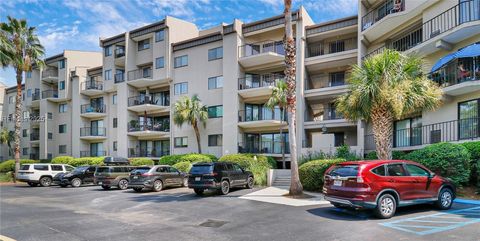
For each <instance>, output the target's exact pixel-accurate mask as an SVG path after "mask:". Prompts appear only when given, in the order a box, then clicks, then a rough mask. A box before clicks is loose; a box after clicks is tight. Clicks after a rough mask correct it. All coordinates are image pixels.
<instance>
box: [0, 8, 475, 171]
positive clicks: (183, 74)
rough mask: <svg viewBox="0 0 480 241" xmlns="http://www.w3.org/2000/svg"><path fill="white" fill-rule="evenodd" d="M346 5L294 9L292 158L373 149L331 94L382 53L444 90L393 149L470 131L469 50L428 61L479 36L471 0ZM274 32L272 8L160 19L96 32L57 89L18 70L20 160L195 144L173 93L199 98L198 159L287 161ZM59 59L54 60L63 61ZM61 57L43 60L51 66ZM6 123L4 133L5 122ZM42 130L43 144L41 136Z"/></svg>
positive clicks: (187, 149)
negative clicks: (245, 18)
mask: <svg viewBox="0 0 480 241" xmlns="http://www.w3.org/2000/svg"><path fill="white" fill-rule="evenodd" d="M358 4H359V12H358V16H352V17H347V18H343V19H336V20H333V21H329V22H323V23H314V22H313V21H312V19H311V18H310V16H309V14H308V12H307V11H306V10H305V9H304V8H303V7H301V8H300V9H299V10H297V11H295V12H293V13H292V19H293V30H294V38H295V40H296V49H297V56H296V63H297V73H296V80H297V116H296V123H297V130H296V139H297V147H298V148H299V151H298V153H299V155H302V154H306V153H309V152H313V151H322V152H326V153H334V152H335V150H336V147H338V146H341V145H348V146H350V148H351V150H352V151H355V152H356V153H357V154H358V155H363V154H364V152H368V151H371V150H374V149H375V148H374V145H373V136H372V135H371V126H370V125H369V124H368V123H364V122H362V121H357V122H352V121H348V120H346V119H344V118H343V116H342V115H341V113H338V112H337V111H336V110H335V98H336V97H338V96H339V95H341V94H343V93H345V92H346V91H348V85H347V82H346V79H348V75H349V70H350V66H351V65H352V64H361V61H362V59H363V58H365V57H366V56H369V55H371V54H375V53H379V52H381V51H382V50H383V49H385V48H393V49H397V50H399V51H405V52H412V53H413V52H414V53H416V54H419V55H421V56H422V57H424V58H425V60H426V66H424V68H425V72H427V73H430V76H431V78H432V79H433V80H435V81H437V82H438V83H439V84H440V85H441V86H442V87H443V89H444V92H445V96H444V98H443V102H444V104H443V105H442V107H441V108H440V109H439V110H437V111H434V112H428V113H427V112H426V113H418V114H417V115H415V116H412V117H411V118H408V119H405V120H401V121H397V122H395V133H394V141H395V143H394V146H395V148H396V149H398V150H413V149H416V148H418V147H422V146H424V145H427V144H431V143H434V142H438V141H464V140H473V139H476V138H478V137H479V130H480V126H479V125H480V121H479V113H480V111H479V106H480V103H479V99H480V80H479V79H480V71H478V72H477V71H476V67H478V66H480V61H479V56H478V55H476V56H470V57H458V58H454V59H450V61H448V63H447V64H446V65H442V66H440V68H438V69H433V70H432V67H433V66H434V65H435V64H436V62H437V61H438V60H439V59H440V58H442V57H444V56H447V55H451V56H459V55H453V54H452V53H456V52H457V51H459V50H461V49H462V48H464V47H468V46H472V45H474V44H475V43H476V42H479V41H480V35H479V34H478V33H479V32H480V0H470V1H463V0H461V1H439V0H425V1H416V0H406V1H405V0H387V1H376V0H359V2H358ZM453 15H455V16H454V17H452V16H453ZM449 21H453V22H449ZM283 36H284V17H283V15H278V16H274V17H271V18H268V19H263V20H260V21H256V22H252V23H243V22H241V21H239V20H235V21H234V22H233V23H231V24H220V25H218V26H215V27H213V28H211V29H207V30H198V28H197V27H196V26H195V25H194V24H193V23H189V22H186V21H183V20H180V19H176V18H173V17H166V18H165V19H164V20H162V21H159V22H157V23H153V24H150V25H147V26H144V27H141V28H137V29H133V30H131V31H128V32H125V33H122V34H119V35H116V36H113V37H109V38H106V39H101V40H100V46H101V47H102V49H103V51H102V53H95V54H93V53H92V54H91V55H92V56H89V57H88V59H87V62H75V63H72V62H73V60H72V61H70V60H69V61H67V63H69V67H68V68H67V69H68V70H69V71H67V72H65V79H66V80H67V79H68V80H69V81H65V82H68V84H65V83H63V84H60V82H61V80H60V77H58V78H57V79H55V78H53V79H51V80H50V78H49V77H48V75H44V74H43V72H48V71H49V70H48V69H47V70H44V71H42V73H41V76H40V72H38V73H36V71H33V72H32V73H31V74H30V75H32V76H33V78H32V79H29V78H26V84H25V89H26V92H27V96H26V100H25V104H24V106H25V107H24V108H30V109H29V110H27V111H30V112H29V113H30V116H32V113H33V114H38V115H39V116H45V115H46V117H47V118H46V121H45V122H39V123H35V124H33V123H24V125H26V126H25V128H26V129H29V130H31V133H28V131H27V135H28V134H30V137H29V138H27V137H26V139H25V140H22V147H23V146H24V145H25V146H26V147H25V148H29V149H28V150H25V152H24V153H26V155H25V156H31V155H30V154H34V155H33V156H32V157H38V158H40V159H48V158H51V157H52V156H56V155H72V156H76V157H77V156H103V155H112V156H124V157H151V158H153V159H158V158H160V157H161V156H163V155H167V154H182V153H191V152H197V150H198V147H197V141H196V138H195V133H194V131H193V129H192V127H191V126H189V125H188V124H186V125H183V126H177V125H175V124H174V122H173V109H174V105H175V102H176V101H178V100H179V99H180V98H182V96H189V97H190V96H193V95H198V96H199V98H200V99H201V100H202V102H203V104H205V105H207V106H208V115H209V118H208V120H207V121H206V124H205V125H200V136H201V137H200V139H201V140H200V142H201V149H202V151H203V152H204V153H211V154H214V155H216V156H221V155H224V154H230V153H259V154H265V155H270V156H273V157H275V158H276V159H277V160H278V163H279V166H280V167H282V168H289V162H288V160H289V157H290V155H289V150H288V128H287V123H286V114H285V113H282V111H281V110H280V109H279V108H274V109H269V108H266V107H265V103H266V102H267V100H268V98H269V96H270V94H271V93H272V89H273V86H274V85H275V83H276V82H278V81H279V80H282V79H283V78H284V76H283V71H284V62H283V61H284V49H283V43H282V41H283ZM67 53H68V52H67V51H66V52H65V53H64V54H63V55H64V56H63V57H61V58H67V56H66V55H67ZM68 56H70V57H68V58H73V56H74V54H73V53H72V54H69V55H68ZM61 58H59V57H58V56H54V57H51V58H48V59H47V60H48V61H50V63H53V62H55V61H59V60H60V59H61ZM58 63H60V62H58ZM50 65H52V64H50ZM51 67H52V66H51ZM460 68H463V70H460ZM479 70H480V68H479ZM35 78H36V79H35ZM40 78H41V80H42V81H38V80H37V79H40ZM62 78H63V77H62ZM49 81H50V82H49ZM40 85H41V86H40ZM60 88H64V89H60ZM37 89H39V90H38V91H41V93H42V94H43V92H44V91H47V92H48V91H50V92H52V94H50V92H48V93H47V92H45V96H46V98H43V95H42V98H39V97H38V95H40V94H38V95H37V93H40V92H37ZM52 89H53V91H51V90H52ZM29 90H30V92H32V91H33V92H32V94H31V95H30V94H28V92H29ZM55 91H57V92H58V93H57V95H58V96H57V97H55V94H54V93H56V92H55ZM11 93H13V92H12V91H9V90H7V91H6V94H5V98H4V99H5V100H6V101H5V103H6V107H4V114H3V116H4V118H5V117H8V115H9V114H11V113H12V110H13V109H12V108H14V105H12V106H13V107H11V105H10V104H9V102H8V98H9V95H10V94H11ZM50 95H53V96H54V98H52V97H48V96H50ZM35 102H38V104H37V103H35ZM64 105H67V107H63V106H64ZM65 108H66V109H65ZM49 110H51V111H49ZM34 111H37V112H34ZM49 113H50V114H49ZM49 115H53V116H50V117H54V118H51V119H49V118H48V117H49ZM49 120H50V121H49ZM4 125H7V127H8V128H9V129H13V124H10V123H5V122H4ZM34 125H39V126H40V127H34ZM62 125H64V126H63V127H62ZM42 126H43V127H42ZM439 126H442V127H439ZM35 128H36V129H35ZM42 128H43V129H42ZM52 128H53V129H52ZM442 128H443V129H442ZM65 130H66V132H67V133H63V132H65ZM60 131H62V134H60ZM449 132H450V133H449ZM37 135H38V136H39V137H38V138H33V141H32V136H37ZM50 135H51V136H55V138H52V139H49V138H48V137H49V136H50ZM37 139H38V140H37ZM44 143H47V144H44ZM65 146H66V147H65ZM300 149H301V151H300ZM1 150H2V155H0V156H3V158H4V159H6V158H7V156H8V155H5V154H3V153H6V152H5V151H6V147H3V148H2V149H1ZM24 153H22V154H24ZM37 153H38V155H35V154H37ZM282 156H285V157H286V158H285V160H286V161H283V158H282ZM10 157H11V156H9V157H8V158H10Z"/></svg>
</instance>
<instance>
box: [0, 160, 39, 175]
mask: <svg viewBox="0 0 480 241" xmlns="http://www.w3.org/2000/svg"><path fill="white" fill-rule="evenodd" d="M29 163H38V161H36V160H30V159H21V160H20V164H29ZM14 171H15V160H7V161H4V162H2V163H0V172H14Z"/></svg>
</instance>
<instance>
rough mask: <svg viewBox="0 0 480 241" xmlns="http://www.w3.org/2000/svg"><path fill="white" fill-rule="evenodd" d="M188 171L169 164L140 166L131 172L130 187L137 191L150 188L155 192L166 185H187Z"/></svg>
mask: <svg viewBox="0 0 480 241" xmlns="http://www.w3.org/2000/svg"><path fill="white" fill-rule="evenodd" d="M187 182H188V177H187V174H186V173H183V172H180V171H179V170H177V169H176V168H174V167H171V166H168V165H157V166H153V167H138V168H136V169H134V170H132V171H131V172H130V183H129V184H128V186H129V187H132V188H133V190H135V191H136V192H141V191H142V190H143V189H150V190H153V191H155V192H159V191H161V190H162V189H163V188H164V187H169V186H180V187H184V186H186V185H187Z"/></svg>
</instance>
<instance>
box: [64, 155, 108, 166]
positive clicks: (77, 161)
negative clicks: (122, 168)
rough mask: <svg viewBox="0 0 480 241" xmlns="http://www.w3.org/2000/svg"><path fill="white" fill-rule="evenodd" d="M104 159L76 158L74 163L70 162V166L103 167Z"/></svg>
mask: <svg viewBox="0 0 480 241" xmlns="http://www.w3.org/2000/svg"><path fill="white" fill-rule="evenodd" d="M103 159H104V158H103V157H80V158H75V159H73V160H72V161H70V163H69V164H70V165H72V166H74V167H78V166H86V165H96V166H101V165H103Z"/></svg>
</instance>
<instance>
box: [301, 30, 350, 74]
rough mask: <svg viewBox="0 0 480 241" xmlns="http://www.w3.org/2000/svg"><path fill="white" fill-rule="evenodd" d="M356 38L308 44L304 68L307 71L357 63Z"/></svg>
mask: <svg viewBox="0 0 480 241" xmlns="http://www.w3.org/2000/svg"><path fill="white" fill-rule="evenodd" d="M357 44H358V43H357V38H356V37H355V38H347V39H341V40H329V41H321V42H313V43H309V44H308V47H307V53H306V55H307V57H306V59H305V66H306V67H307V70H308V71H310V72H312V71H318V70H321V69H325V68H335V67H338V66H348V65H351V64H355V63H356V61H357Z"/></svg>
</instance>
